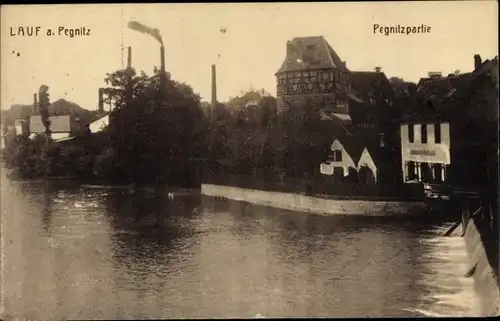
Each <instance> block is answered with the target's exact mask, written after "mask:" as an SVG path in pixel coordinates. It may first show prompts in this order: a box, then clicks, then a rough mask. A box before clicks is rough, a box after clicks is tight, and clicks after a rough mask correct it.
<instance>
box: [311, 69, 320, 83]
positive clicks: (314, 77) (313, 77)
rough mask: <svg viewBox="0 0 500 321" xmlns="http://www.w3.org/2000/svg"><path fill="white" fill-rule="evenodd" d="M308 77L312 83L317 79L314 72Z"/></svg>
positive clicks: (316, 74)
mask: <svg viewBox="0 0 500 321" xmlns="http://www.w3.org/2000/svg"><path fill="white" fill-rule="evenodd" d="M309 75H310V77H311V81H312V82H315V81H316V79H317V77H318V73H317V72H316V71H311V72H310V73H309Z"/></svg>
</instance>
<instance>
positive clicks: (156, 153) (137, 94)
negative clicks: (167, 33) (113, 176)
mask: <svg viewBox="0 0 500 321" xmlns="http://www.w3.org/2000/svg"><path fill="white" fill-rule="evenodd" d="M159 76H160V71H159V70H155V75H154V76H153V77H148V76H147V75H146V74H145V73H144V72H142V73H141V74H140V75H137V74H136V72H135V70H133V69H132V70H130V69H129V70H119V71H116V72H113V73H110V74H107V77H106V79H105V81H106V83H107V84H108V85H110V88H109V89H107V90H106V93H107V94H108V95H109V96H110V97H111V98H112V99H113V100H114V101H115V102H116V106H117V108H116V110H114V111H113V113H112V118H113V119H114V121H113V122H111V123H110V126H109V127H110V128H109V135H110V142H111V146H110V148H112V150H113V155H116V157H117V158H118V159H120V165H119V167H120V168H119V169H120V172H121V174H120V175H121V176H123V177H126V178H127V179H128V180H129V181H136V182H141V181H148V182H153V181H158V182H159V181H168V182H169V183H173V182H174V181H177V182H178V181H181V180H182V178H183V177H186V176H187V174H188V173H187V172H186V171H190V170H191V169H189V168H190V166H191V165H189V164H190V160H192V159H193V158H194V157H195V155H196V154H197V151H196V150H194V146H197V145H198V146H199V144H197V142H198V140H199V139H200V138H201V134H202V132H203V129H204V126H205V123H206V116H205V114H204V112H203V110H202V109H201V107H200V96H199V95H197V94H196V93H194V91H193V89H192V88H191V87H190V86H189V85H187V84H184V83H180V82H177V81H173V80H170V79H165V81H164V82H162V81H160V77H159ZM162 84H164V85H165V87H164V88H161V85H162ZM145 169H147V171H146V170H145Z"/></svg>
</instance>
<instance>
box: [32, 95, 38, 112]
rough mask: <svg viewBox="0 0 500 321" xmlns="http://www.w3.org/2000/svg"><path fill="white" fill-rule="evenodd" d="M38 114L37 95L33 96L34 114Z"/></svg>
mask: <svg viewBox="0 0 500 321" xmlns="http://www.w3.org/2000/svg"><path fill="white" fill-rule="evenodd" d="M37 113H38V99H37V94H36V93H34V94H33V114H34V115H36V114H37Z"/></svg>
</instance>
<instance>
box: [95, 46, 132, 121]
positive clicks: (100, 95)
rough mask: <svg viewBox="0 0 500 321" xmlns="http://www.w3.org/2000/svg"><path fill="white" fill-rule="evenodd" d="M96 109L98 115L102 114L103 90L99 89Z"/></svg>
mask: <svg viewBox="0 0 500 321" xmlns="http://www.w3.org/2000/svg"><path fill="white" fill-rule="evenodd" d="M129 48H130V47H129ZM98 108H99V112H100V113H103V112H104V90H103V88H99V100H98Z"/></svg>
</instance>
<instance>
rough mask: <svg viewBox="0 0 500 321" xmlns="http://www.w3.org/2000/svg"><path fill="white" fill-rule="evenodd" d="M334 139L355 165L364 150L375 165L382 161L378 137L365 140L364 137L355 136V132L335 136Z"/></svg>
mask: <svg viewBox="0 0 500 321" xmlns="http://www.w3.org/2000/svg"><path fill="white" fill-rule="evenodd" d="M335 139H337V140H338V141H339V142H340V144H342V146H344V148H345V150H346V152H347V153H348V154H349V155H350V156H351V158H352V160H353V161H354V162H355V163H356V164H357V163H358V162H359V159H360V158H361V155H362V154H363V150H364V149H365V148H366V149H367V150H368V153H370V155H371V157H372V159H373V161H374V162H375V164H379V162H380V161H382V157H381V149H380V146H379V137H372V139H366V137H361V136H358V135H356V132H355V131H354V132H353V131H351V135H348V134H347V133H344V134H338V135H336V136H335Z"/></svg>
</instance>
